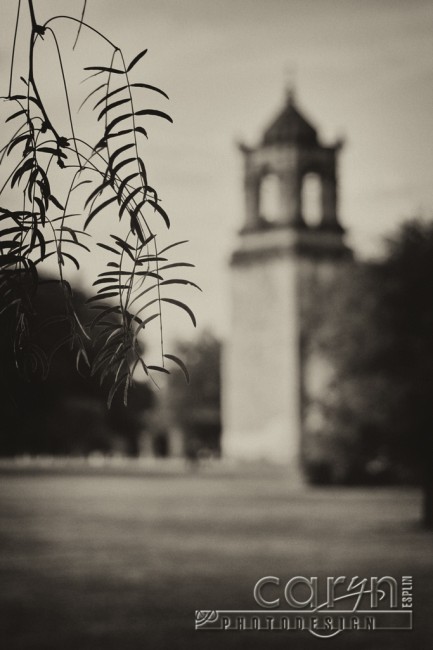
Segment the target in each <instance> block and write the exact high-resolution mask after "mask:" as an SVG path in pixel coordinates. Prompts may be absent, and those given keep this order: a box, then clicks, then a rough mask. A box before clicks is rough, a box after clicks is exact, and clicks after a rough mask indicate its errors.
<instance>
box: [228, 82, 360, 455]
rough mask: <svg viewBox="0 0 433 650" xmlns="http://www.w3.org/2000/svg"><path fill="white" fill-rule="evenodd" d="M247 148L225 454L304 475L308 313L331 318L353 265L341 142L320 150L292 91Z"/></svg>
mask: <svg viewBox="0 0 433 650" xmlns="http://www.w3.org/2000/svg"><path fill="white" fill-rule="evenodd" d="M239 148H240V151H241V153H242V157H243V164H244V192H245V215H244V221H243V225H242V227H241V230H240V232H239V234H238V241H237V245H236V248H235V250H234V252H233V255H232V258H231V262H230V291H231V329H230V333H229V336H228V341H227V345H226V349H225V354H224V365H223V438H222V447H223V454H224V455H225V456H226V457H228V458H233V459H244V460H268V461H271V462H277V463H281V464H285V465H287V466H292V467H299V466H300V464H301V462H302V455H303V421H304V411H305V408H304V406H305V404H304V401H305V399H304V394H305V381H306V377H307V374H308V373H307V369H306V363H307V360H306V358H305V357H304V354H303V345H302V342H303V338H304V334H305V331H306V328H307V325H308V319H309V306H310V304H311V302H314V303H316V306H317V301H319V302H320V301H321V300H323V302H324V308H326V304H325V303H326V300H324V296H325V295H326V287H327V286H329V283H332V279H333V278H334V277H335V273H336V272H338V269H339V268H341V264H342V262H344V261H347V260H350V259H351V252H350V250H349V249H348V248H347V247H346V245H345V244H344V229H343V228H342V226H341V225H340V222H339V219H338V191H337V190H338V174H337V158H338V154H339V152H340V150H341V148H342V142H341V141H337V142H335V143H333V144H330V145H324V144H322V143H321V141H320V139H319V136H318V133H317V131H316V129H315V128H314V127H313V126H312V125H311V124H310V123H309V122H308V121H307V119H306V118H305V117H304V116H303V115H302V114H301V112H300V110H299V108H298V107H297V105H296V102H295V98H294V94H293V92H292V91H290V92H288V93H287V96H286V99H285V103H284V106H283V108H282V110H281V111H280V113H279V114H278V115H277V116H276V118H275V119H274V120H273V121H272V122H271V124H270V125H269V127H268V128H266V129H265V131H264V133H263V135H262V137H261V139H260V141H259V142H258V144H257V145H256V146H247V145H245V144H241V145H240V146H239ZM316 311H317V310H316ZM313 383H314V381H313ZM316 383H317V382H316Z"/></svg>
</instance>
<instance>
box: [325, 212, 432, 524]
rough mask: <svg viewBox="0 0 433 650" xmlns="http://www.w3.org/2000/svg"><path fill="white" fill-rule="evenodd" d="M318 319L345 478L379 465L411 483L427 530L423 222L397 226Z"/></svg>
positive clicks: (428, 230)
mask: <svg viewBox="0 0 433 650" xmlns="http://www.w3.org/2000/svg"><path fill="white" fill-rule="evenodd" d="M328 313H329V318H328V319H327V322H326V323H325V324H324V325H323V328H322V330H321V333H320V336H319V337H318V338H319V341H320V342H319V347H321V348H322V350H324V354H325V355H326V350H329V351H330V352H331V354H332V356H333V358H334V377H333V382H332V384H333V386H334V390H332V386H331V390H330V391H329V393H328V395H327V396H326V400H325V402H326V403H325V405H324V408H325V409H326V415H327V425H326V426H327V427H328V429H329V431H330V434H331V435H332V433H333V434H334V435H335V436H336V438H335V439H336V440H337V441H338V440H339V439H340V440H343V441H344V439H346V440H348V441H349V443H350V444H349V446H350V448H351V455H352V471H355V472H356V471H357V470H358V471H359V472H362V468H365V467H366V466H367V465H368V463H372V462H376V463H379V464H380V459H382V460H383V461H384V462H385V463H386V462H388V463H390V464H391V465H394V467H395V466H396V465H399V466H400V467H404V468H406V470H409V471H410V472H411V473H412V476H416V477H417V480H419V481H420V483H421V484H422V486H423V489H424V523H425V525H426V526H428V527H433V433H432V432H433V224H432V223H426V222H423V221H421V220H414V221H411V222H408V223H406V224H405V225H404V226H403V227H402V228H401V229H400V231H399V232H398V234H397V235H396V236H395V237H394V238H392V239H390V240H389V242H388V248H387V255H386V258H385V259H384V260H383V262H382V263H380V264H374V265H360V266H359V267H358V268H357V269H356V270H355V272H354V273H353V274H351V275H346V277H344V278H341V280H340V282H339V283H337V284H336V286H335V287H334V291H333V295H332V296H331V299H330V308H329V312H328Z"/></svg>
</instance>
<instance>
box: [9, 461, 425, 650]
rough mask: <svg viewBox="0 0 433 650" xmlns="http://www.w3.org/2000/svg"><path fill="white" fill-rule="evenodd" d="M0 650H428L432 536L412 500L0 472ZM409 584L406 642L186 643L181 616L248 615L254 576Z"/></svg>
mask: <svg viewBox="0 0 433 650" xmlns="http://www.w3.org/2000/svg"><path fill="white" fill-rule="evenodd" d="M0 483H1V485H0V524H1V527H0V557H1V590H0V609H1V630H0V637H1V642H2V643H1V647H2V648H5V650H15V649H18V648H20V649H21V648H22V649H27V648H32V649H33V648H35V649H36V648H37V649H40V650H51V649H52V650H99V649H100V648H101V649H102V648H104V649H107V650H110V649H113V650H114V649H116V650H123V649H127V650H128V649H131V650H132V649H134V650H135V649H137V650H139V649H142V648H143V649H144V648H151V649H153V648H162V649H167V650H176V649H188V650H189V649H196V648H197V649H198V648H200V649H204V650H207V649H210V650H214V649H219V648H221V649H223V648H228V649H230V648H248V649H251V650H256V649H257V650H258V649H260V650H261V649H267V648H271V649H272V648H296V649H298V648H300V649H307V650H309V649H310V648H316V647H317V648H323V647H328V648H329V647H332V649H334V648H337V649H338V650H340V649H343V648H349V649H351V648H356V649H363V650H376V649H377V650H388V649H389V650H390V649H391V648H392V649H393V650H400V649H403V648H404V649H409V648H410V649H412V648H413V649H414V650H427V649H428V648H430V647H432V646H431V643H432V639H433V615H432V614H431V606H432V604H433V597H432V596H433V552H432V551H433V535H432V534H431V533H430V534H429V533H426V532H423V531H422V530H421V529H420V527H419V525H418V520H419V512H420V495H419V494H418V492H417V491H416V490H412V489H394V488H392V489H391V488H381V489H336V488H330V489H313V488H306V489H304V490H298V491H293V490H291V489H290V488H289V485H288V483H287V480H286V479H285V477H284V475H283V474H281V473H271V472H269V470H268V471H267V472H262V473H258V472H256V473H254V472H251V471H249V472H243V473H240V474H237V475H236V474H234V473H233V474H231V473H229V472H228V471H225V472H223V471H218V470H213V471H210V470H205V471H199V472H196V473H191V474H188V473H182V472H178V473H175V472H170V473H166V472H160V473H159V474H158V473H156V472H154V473H153V474H152V475H151V474H149V473H146V472H143V471H130V472H125V471H114V470H103V469H99V470H98V469H95V468H94V469H91V468H87V469H85V468H83V469H82V470H80V471H78V470H71V469H69V470H64V471H55V470H38V471H34V470H31V469H27V470H25V469H16V470H7V471H6V470H5V469H3V471H2V472H1V473H0ZM387 574H389V575H393V576H395V577H399V576H402V575H412V576H414V590H415V594H414V595H415V603H414V630H413V631H404V632H395V631H394V632H377V631H370V632H360V631H359V632H345V633H343V634H340V635H339V636H337V637H335V638H334V639H328V640H323V639H316V638H314V637H313V636H312V635H311V634H309V633H308V632H263V631H262V632H242V633H241V632H222V631H195V630H194V611H195V610H196V609H257V605H256V604H255V602H254V600H253V595H252V590H253V586H254V584H255V583H256V581H257V580H258V579H259V578H261V577H262V576H265V575H275V576H279V577H280V578H281V580H282V582H283V584H284V583H285V582H286V581H287V579H288V578H289V577H291V576H294V575H304V576H315V575H318V576H326V575H330V576H339V575H346V576H356V575H358V576H367V577H369V576H383V575H387Z"/></svg>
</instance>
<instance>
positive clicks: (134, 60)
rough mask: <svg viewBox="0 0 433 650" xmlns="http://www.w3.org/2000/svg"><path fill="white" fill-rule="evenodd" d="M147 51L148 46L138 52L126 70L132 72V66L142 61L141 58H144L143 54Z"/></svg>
mask: <svg viewBox="0 0 433 650" xmlns="http://www.w3.org/2000/svg"><path fill="white" fill-rule="evenodd" d="M146 52H147V48H146V49H145V50H143V51H142V52H140V53H139V54H137V56H136V57H134V58H133V59H132V61H131V63H130V64H129V65H128V67H127V68H126V71H127V72H130V71H131V70H132V68H133V67H134V66H135V65H136V64H137V63H138V62H139V61H140V59H142V58H143V56H144V55H145V54H146Z"/></svg>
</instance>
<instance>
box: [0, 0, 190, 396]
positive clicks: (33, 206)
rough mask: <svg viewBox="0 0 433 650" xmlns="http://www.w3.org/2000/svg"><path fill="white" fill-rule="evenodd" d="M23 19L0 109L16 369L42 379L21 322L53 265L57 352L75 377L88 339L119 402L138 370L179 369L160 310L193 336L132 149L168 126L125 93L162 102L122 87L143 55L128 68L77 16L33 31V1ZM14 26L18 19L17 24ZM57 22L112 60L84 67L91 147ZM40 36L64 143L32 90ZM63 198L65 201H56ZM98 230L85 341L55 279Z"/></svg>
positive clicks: (4, 261)
mask: <svg viewBox="0 0 433 650" xmlns="http://www.w3.org/2000/svg"><path fill="white" fill-rule="evenodd" d="M29 10H30V16H31V21H32V28H31V33H30V38H29V63H28V73H27V76H26V77H21V78H20V83H21V87H22V91H21V92H20V93H13V92H12V86H13V83H12V80H13V74H12V72H13V61H14V58H13V57H12V66H11V81H10V87H9V94H8V96H7V97H4V98H3V99H4V101H6V102H7V103H8V104H9V105H10V107H11V108H10V115H9V117H8V118H7V120H6V122H7V123H10V125H13V127H14V129H15V130H14V132H13V134H12V135H11V137H10V139H9V140H8V141H7V142H6V143H5V144H4V146H3V148H2V149H1V153H0V165H1V166H3V167H8V171H9V174H8V175H7V178H6V181H5V182H4V183H3V185H2V187H1V188H0V195H1V194H3V193H4V192H5V190H6V189H7V190H8V191H11V190H12V191H13V192H14V193H18V195H19V197H20V204H21V207H20V209H18V210H17V209H11V208H6V207H0V222H1V232H0V291H1V292H2V294H3V297H4V298H6V300H7V303H6V306H5V309H12V310H13V311H14V313H15V322H16V329H15V351H16V357H17V364H19V365H21V366H22V367H23V368H24V366H26V367H28V359H29V358H30V359H31V364H30V366H31V367H32V369H33V370H35V369H37V368H40V369H41V371H42V374H44V375H45V374H46V373H47V371H48V360H47V358H46V356H44V353H43V351H41V350H35V349H34V348H32V347H31V344H30V340H31V339H30V337H29V323H30V320H31V314H32V311H33V303H34V298H35V295H36V292H37V289H38V284H39V268H40V264H42V263H43V262H45V261H46V260H47V259H49V258H50V257H53V258H54V259H55V260H56V262H57V265H58V282H59V283H60V285H61V287H62V289H63V294H64V300H65V304H66V309H67V318H68V322H69V325H70V328H69V334H68V337H67V340H65V341H64V343H65V344H66V343H67V344H69V345H70V346H71V347H72V348H73V349H75V350H76V354H77V365H78V366H79V365H80V364H81V363H82V362H84V363H86V364H89V357H88V354H87V351H86V346H87V341H88V340H89V338H90V336H89V334H91V338H92V339H96V340H97V341H98V345H97V347H96V350H95V351H94V354H93V363H92V371H91V372H92V374H98V376H99V377H100V380H101V382H103V381H104V380H105V379H108V380H109V381H110V389H109V394H108V404H109V405H110V404H111V402H112V400H113V397H114V395H115V394H116V392H117V391H123V395H124V401H125V403H126V399H127V393H128V389H129V387H130V386H131V383H132V382H133V378H134V375H135V373H136V371H137V369H138V368H141V369H142V371H143V372H144V373H145V374H146V375H147V376H150V373H151V371H152V370H156V371H162V372H166V371H167V370H166V362H167V360H168V361H170V362H174V363H177V364H178V365H180V366H181V367H183V363H182V362H181V361H180V360H179V359H177V357H175V356H174V355H170V354H166V353H165V350H164V339H163V327H162V320H163V307H164V308H165V307H169V306H170V307H174V308H177V309H181V310H182V311H183V312H186V314H187V315H188V316H189V317H190V319H191V321H192V323H193V324H194V325H195V317H194V314H193V313H192V311H191V310H190V308H189V307H188V306H187V305H186V304H184V303H183V302H181V301H180V300H178V299H176V298H174V297H172V296H171V295H167V294H166V293H165V292H166V291H168V290H169V289H171V288H172V287H173V286H175V285H190V286H194V287H197V285H195V284H194V283H193V282H190V281H189V280H186V279H184V278H183V277H177V275H173V274H176V273H177V271H178V270H179V269H180V268H184V267H189V266H192V265H191V264H188V263H185V262H179V261H176V260H174V261H170V259H169V257H168V256H167V253H168V252H169V251H170V253H171V250H172V248H173V247H174V246H177V245H179V244H182V243H185V242H176V243H174V244H171V245H170V246H166V247H165V248H163V249H159V247H158V233H159V232H160V230H161V229H164V230H165V229H167V228H169V227H170V220H169V216H168V215H167V213H166V211H165V210H164V208H163V207H162V205H161V200H160V198H159V196H158V193H157V191H156V189H155V188H154V187H152V186H151V185H150V184H149V179H148V171H147V168H146V164H145V162H144V160H143V157H142V156H141V153H140V145H141V142H140V141H141V139H143V138H147V137H148V134H147V128H148V127H147V121H148V120H149V119H153V118H155V117H156V118H158V119H163V120H166V121H168V122H172V119H171V117H170V116H169V115H168V114H167V113H166V112H164V111H161V110H159V109H154V108H149V107H142V106H137V102H136V97H135V94H134V93H135V92H136V91H137V90H142V89H145V90H146V91H148V92H150V93H153V94H157V95H160V96H163V97H164V98H167V95H166V93H165V92H164V91H162V90H161V89H160V88H157V87H155V86H153V85H150V84H147V83H143V82H140V81H134V80H133V79H132V75H133V74H135V73H136V72H137V70H138V68H139V64H140V63H141V62H142V61H143V57H144V56H145V54H146V52H147V50H143V51H141V52H139V53H138V54H137V55H136V56H135V57H134V58H133V59H132V60H131V61H129V62H127V61H126V60H125V58H124V55H123V53H122V50H121V49H120V48H118V47H117V46H116V45H115V44H114V43H112V42H111V41H110V40H109V39H107V38H106V37H105V36H104V35H102V34H101V33H100V32H99V31H98V30H96V29H95V28H93V27H91V26H90V25H88V24H87V23H86V22H85V21H84V10H83V15H82V17H81V19H80V20H77V19H76V18H73V17H68V16H54V17H51V18H50V19H49V20H48V21H46V22H45V23H44V24H42V25H40V24H38V23H37V20H36V17H35V13H34V9H33V3H32V0H29ZM18 18H19V9H18V17H17V24H18ZM60 21H69V23H70V24H71V25H72V26H75V25H78V26H79V31H81V30H90V31H91V33H92V34H94V36H95V38H100V39H103V41H104V42H105V43H106V44H108V45H109V47H110V50H111V58H110V61H109V63H108V65H89V66H86V68H85V70H86V71H87V72H88V73H89V76H88V77H87V80H86V82H87V83H90V84H92V87H91V88H90V90H89V91H88V94H87V96H86V98H85V100H84V102H83V104H84V103H89V102H92V104H93V111H94V115H95V129H94V133H95V139H94V142H88V141H86V140H83V139H81V138H80V137H79V134H77V133H76V129H75V125H74V118H73V115H72V109H71V103H70V98H69V94H68V89H67V82H66V74H65V68H64V65H63V60H62V51H61V48H60V45H59V42H58V38H57V34H56V27H57V25H58V23H59V22H60ZM48 35H49V36H50V37H52V38H53V39H54V42H55V45H56V51H57V55H58V59H59V65H60V69H61V74H62V79H63V89H62V92H63V93H64V95H65V99H66V104H67V109H68V121H69V129H68V130H69V133H68V134H67V136H65V135H62V134H61V133H60V132H59V131H58V127H57V126H56V119H55V118H54V116H52V115H50V114H49V111H48V109H47V106H46V102H44V98H43V96H42V92H41V90H40V88H39V85H38V84H37V82H36V80H35V62H34V59H35V50H36V48H37V46H38V45H39V44H40V43H41V41H43V40H44V38H45V37H47V36H48ZM77 38H78V34H77ZM14 48H15V45H14ZM95 82H96V83H95ZM145 127H146V128H145ZM65 187H66V188H67V189H66V192H64V191H63V195H60V194H59V192H60V191H61V190H63V189H64V188H65ZM77 203H78V204H79V208H78V210H77V209H76V208H75V206H76V204H77ZM101 219H103V220H104V228H105V229H108V231H110V230H111V231H113V230H114V232H112V234H110V235H109V237H108V239H107V240H106V241H101V242H98V246H99V247H100V248H102V249H103V250H104V251H105V252H106V253H108V254H109V261H108V262H107V265H106V268H105V269H104V270H102V271H101V272H100V273H99V274H98V276H97V277H96V279H95V281H94V283H93V285H94V287H95V294H94V295H93V296H92V297H91V298H90V299H89V304H90V306H91V309H92V310H93V311H94V312H95V316H94V318H93V320H92V322H91V323H90V333H89V331H88V330H87V328H86V327H85V326H84V325H83V324H82V323H81V321H80V319H79V317H78V315H77V313H76V310H75V308H74V302H73V299H72V297H73V292H72V289H71V286H70V284H69V282H68V280H67V279H66V277H65V274H66V271H67V268H68V267H70V265H73V266H75V267H76V268H77V269H78V268H79V267H80V261H79V260H80V258H79V255H78V253H79V252H81V251H83V250H84V251H85V252H87V253H88V252H90V251H91V244H92V241H93V237H92V235H91V226H92V224H94V223H95V222H96V221H97V220H101ZM125 222H126V223H125ZM105 224H109V225H107V226H106V225H105ZM89 230H90V232H89ZM125 233H126V234H125ZM197 288H198V287H197ZM151 323H154V324H159V331H160V345H161V362H160V364H158V365H148V364H147V363H146V362H145V361H144V359H143V358H142V353H141V346H140V345H139V337H140V335H141V334H142V333H143V332H146V333H147V330H148V328H149V326H150V324H151Z"/></svg>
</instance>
